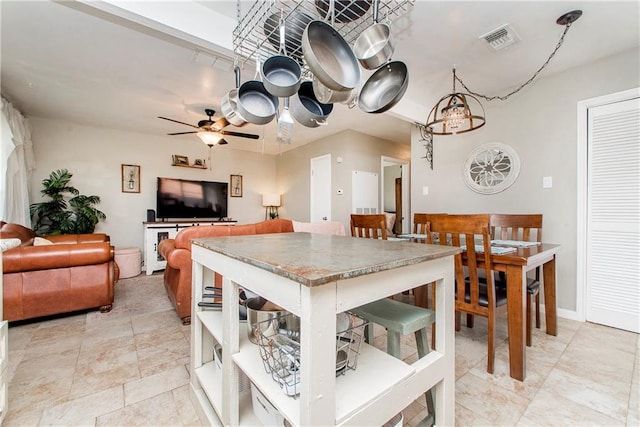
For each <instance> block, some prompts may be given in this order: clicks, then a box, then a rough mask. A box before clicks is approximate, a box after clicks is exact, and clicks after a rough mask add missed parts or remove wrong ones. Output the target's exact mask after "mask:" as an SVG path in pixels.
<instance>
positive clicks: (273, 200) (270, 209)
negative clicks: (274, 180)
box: [262, 194, 280, 220]
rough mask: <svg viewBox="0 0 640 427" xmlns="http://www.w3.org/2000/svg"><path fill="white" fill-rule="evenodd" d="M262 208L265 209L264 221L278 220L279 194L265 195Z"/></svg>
mask: <svg viewBox="0 0 640 427" xmlns="http://www.w3.org/2000/svg"><path fill="white" fill-rule="evenodd" d="M262 206H264V207H265V210H264V219H265V220H267V219H276V218H278V207H279V206H280V195H279V194H263V195H262Z"/></svg>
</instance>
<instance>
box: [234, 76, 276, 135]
mask: <svg viewBox="0 0 640 427" xmlns="http://www.w3.org/2000/svg"><path fill="white" fill-rule="evenodd" d="M256 68H257V70H259V69H260V65H259V64H256ZM256 74H258V73H256ZM237 107H238V111H239V112H240V115H241V116H242V117H243V118H244V119H245V120H246V121H248V122H249V123H253V124H254V125H266V124H267V123H269V122H270V121H271V120H273V118H274V117H275V116H276V113H277V112H278V107H279V101H278V97H277V96H274V95H272V94H270V93H269V91H267V89H266V88H265V87H264V84H263V83H262V82H261V81H259V80H249V81H246V82H244V83H242V85H240V88H239V89H238V102H237Z"/></svg>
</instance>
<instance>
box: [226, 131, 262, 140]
mask: <svg viewBox="0 0 640 427" xmlns="http://www.w3.org/2000/svg"><path fill="white" fill-rule="evenodd" d="M220 133H221V134H223V135H231V136H238V137H240V138H251V139H258V138H260V136H258V135H254V134H252V133H241V132H233V131H229V130H223V131H220Z"/></svg>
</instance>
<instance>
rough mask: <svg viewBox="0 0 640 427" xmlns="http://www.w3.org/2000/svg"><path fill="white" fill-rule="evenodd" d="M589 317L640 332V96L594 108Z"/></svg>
mask: <svg viewBox="0 0 640 427" xmlns="http://www.w3.org/2000/svg"><path fill="white" fill-rule="evenodd" d="M587 144H588V172H587V173H588V182H587V188H588V196H587V197H588V225H587V277H586V279H587V293H586V297H587V300H586V319H587V321H590V322H594V323H599V324H603V325H607V326H612V327H615V328H620V329H625V330H629V331H633V332H640V98H635V99H630V100H627V101H623V102H617V103H613V104H608V105H603V106H599V107H595V108H589V110H588V141H587Z"/></svg>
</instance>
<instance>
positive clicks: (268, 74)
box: [262, 55, 302, 98]
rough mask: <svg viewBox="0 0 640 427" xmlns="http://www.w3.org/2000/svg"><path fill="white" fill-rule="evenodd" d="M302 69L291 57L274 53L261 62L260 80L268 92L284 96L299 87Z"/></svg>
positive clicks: (291, 93)
mask: <svg viewBox="0 0 640 427" xmlns="http://www.w3.org/2000/svg"><path fill="white" fill-rule="evenodd" d="M301 76H302V69H301V68H300V65H299V64H298V63H297V62H296V61H294V60H293V58H291V57H289V56H285V55H274V56H271V57H269V58H268V59H267V60H266V61H264V63H263V64H262V82H263V83H264V87H265V88H266V89H267V90H268V91H269V93H270V94H272V95H275V96H278V97H282V98H286V97H288V96H291V95H293V94H294V93H296V92H297V91H298V89H299V88H300V77H301Z"/></svg>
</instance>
